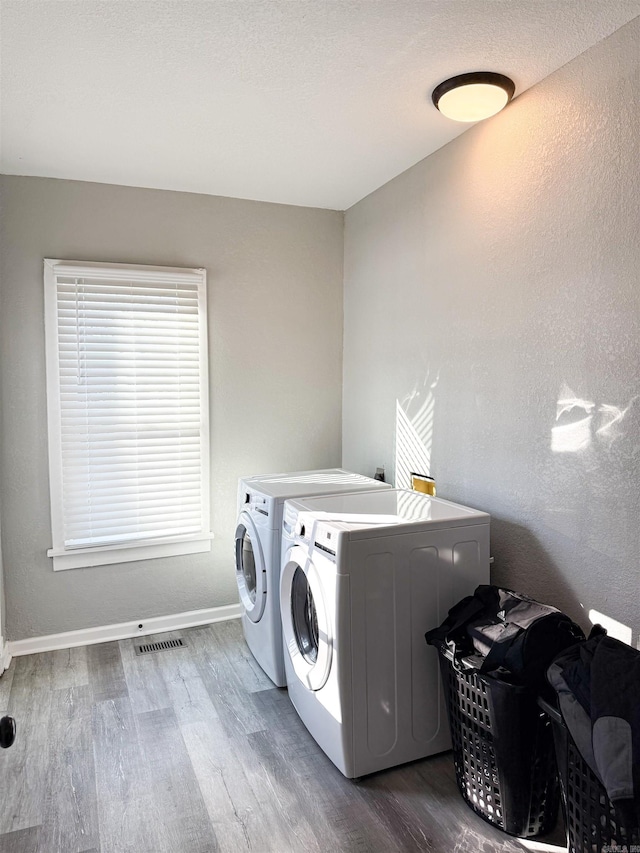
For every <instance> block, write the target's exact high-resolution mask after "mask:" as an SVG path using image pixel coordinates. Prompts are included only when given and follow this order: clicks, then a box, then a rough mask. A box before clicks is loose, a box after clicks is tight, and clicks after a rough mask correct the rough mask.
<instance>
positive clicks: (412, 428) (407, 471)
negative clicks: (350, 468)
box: [395, 379, 438, 489]
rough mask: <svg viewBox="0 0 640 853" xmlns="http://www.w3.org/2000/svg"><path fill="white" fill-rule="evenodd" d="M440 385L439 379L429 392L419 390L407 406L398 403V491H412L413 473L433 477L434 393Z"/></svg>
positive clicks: (411, 396)
mask: <svg viewBox="0 0 640 853" xmlns="http://www.w3.org/2000/svg"><path fill="white" fill-rule="evenodd" d="M437 384H438V380H437V379H436V380H435V382H433V383H431V384H430V385H427V384H426V382H425V388H426V390H425V391H424V392H421V391H419V390H418V389H415V390H414V391H413V393H412V394H410V395H409V396H408V398H407V400H406V401H405V402H404V405H403V403H401V402H400V400H396V455H395V485H396V488H398V489H410V488H411V473H412V472H415V473H418V474H427V475H429V474H431V447H432V444H433V415H434V409H435V396H434V393H433V392H434V389H435V387H436V385H437ZM421 398H422V399H421ZM412 410H415V411H413V412H412Z"/></svg>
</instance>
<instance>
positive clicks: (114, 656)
mask: <svg viewBox="0 0 640 853" xmlns="http://www.w3.org/2000/svg"><path fill="white" fill-rule="evenodd" d="M87 667H88V671H89V685H90V687H91V693H92V696H93V701H94V702H105V701H108V700H110V699H122V698H124V697H126V698H128V697H129V691H128V690H127V682H126V679H125V677H124V667H123V666H122V658H121V657H120V647H119V646H118V643H116V642H113V643H99V644H98V645H95V646H88V647H87Z"/></svg>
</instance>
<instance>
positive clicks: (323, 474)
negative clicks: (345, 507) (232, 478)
mask: <svg viewBox="0 0 640 853" xmlns="http://www.w3.org/2000/svg"><path fill="white" fill-rule="evenodd" d="M365 489H366V490H368V491H370V490H371V489H384V490H390V489H391V486H390V485H389V484H388V483H381V482H379V481H378V480H372V479H371V478H370V477H364V476H362V475H361V474H354V473H353V472H352V471H345V470H344V469H342V468H330V469H326V470H321V471H296V472H293V473H287V474H266V475H262V476H255V477H244V478H242V479H241V480H240V482H239V486H238V521H237V525H236V535H235V551H236V580H237V583H238V592H239V595H240V602H241V604H242V626H243V630H244V636H245V639H246V641H247V645H248V646H249V649H250V650H251V652H252V654H253V656H254V657H255V659H256V660H257V661H258V663H259V664H260V666H261V667H262V669H263V670H264V671H265V673H266V674H267V675H268V676H269V678H270V679H271V680H272V681H273V683H274V684H275V685H276V686H277V687H284V686H285V685H286V679H285V672H284V653H283V649H282V626H281V622H280V595H279V582H280V553H281V548H280V539H281V531H282V510H283V505H284V502H285V500H286V499H287V498H296V497H303V496H308V495H321V494H325V495H326V494H332V493H335V492H340V493H344V492H357V491H363V490H365Z"/></svg>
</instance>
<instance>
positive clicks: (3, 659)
mask: <svg viewBox="0 0 640 853" xmlns="http://www.w3.org/2000/svg"><path fill="white" fill-rule="evenodd" d="M10 663H11V651H10V650H9V643H5V641H4V637H0V675H2V673H3V672H4V671H5V669H9V664H10Z"/></svg>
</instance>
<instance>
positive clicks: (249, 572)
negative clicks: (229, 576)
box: [236, 512, 267, 622]
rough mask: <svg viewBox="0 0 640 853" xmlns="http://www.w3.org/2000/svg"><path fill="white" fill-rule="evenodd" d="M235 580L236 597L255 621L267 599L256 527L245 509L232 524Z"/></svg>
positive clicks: (262, 561)
mask: <svg viewBox="0 0 640 853" xmlns="http://www.w3.org/2000/svg"><path fill="white" fill-rule="evenodd" d="M236 581H237V583H238V591H239V593H240V601H241V602H242V606H243V607H244V609H245V613H246V614H247V616H248V617H249V619H251V621H252V622H259V621H260V619H261V618H262V614H263V613H264V608H265V604H266V601H267V567H266V566H265V563H264V556H263V553H262V546H261V545H260V537H259V535H258V530H257V528H256V526H255V524H254V522H253V520H252V519H251V516H250V515H249V513H247V512H241V513H240V517H239V518H238V526H237V528H236Z"/></svg>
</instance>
